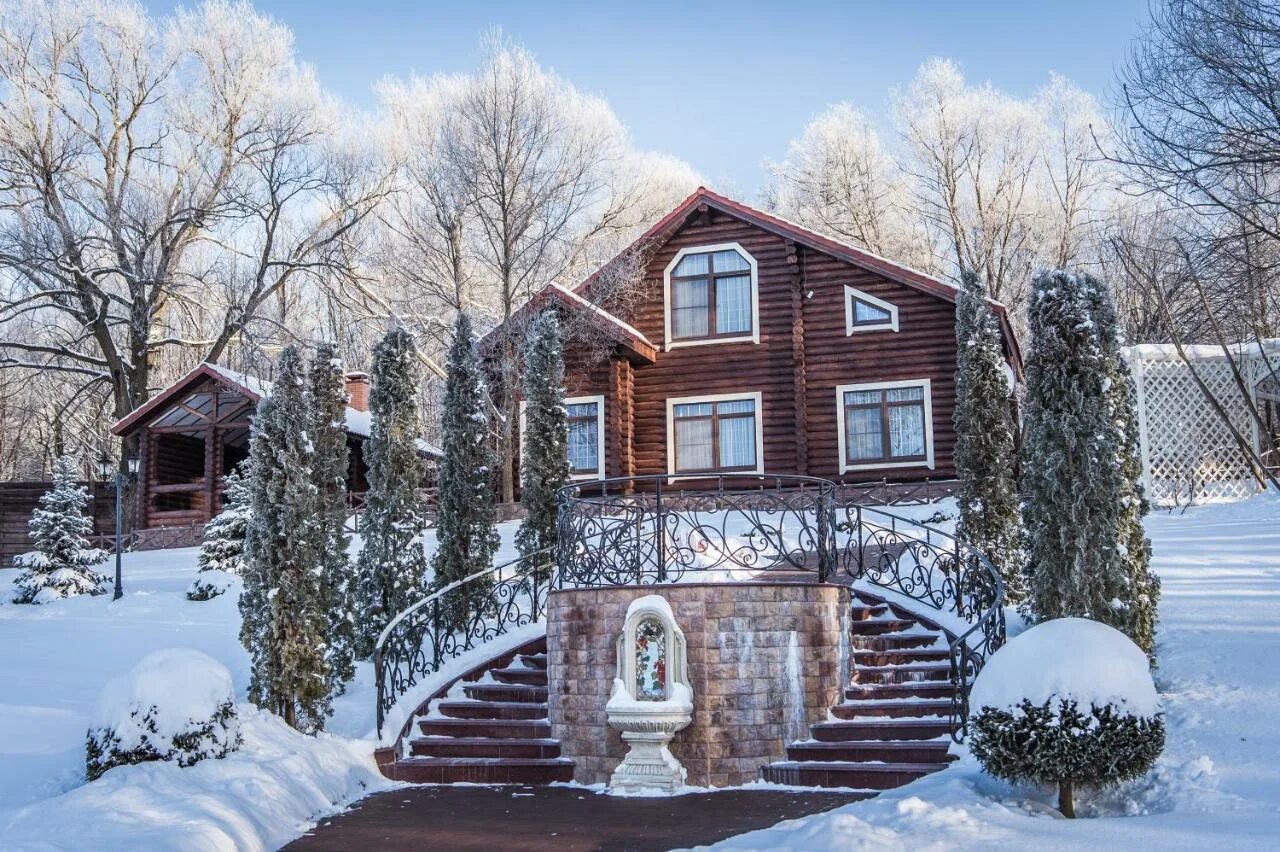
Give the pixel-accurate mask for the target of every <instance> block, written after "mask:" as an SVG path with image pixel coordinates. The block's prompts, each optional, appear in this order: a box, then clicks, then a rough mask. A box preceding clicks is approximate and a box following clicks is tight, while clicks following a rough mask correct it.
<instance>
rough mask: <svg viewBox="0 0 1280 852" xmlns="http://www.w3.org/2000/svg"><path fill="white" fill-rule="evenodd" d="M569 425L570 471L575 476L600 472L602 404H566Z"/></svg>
mask: <svg viewBox="0 0 1280 852" xmlns="http://www.w3.org/2000/svg"><path fill="white" fill-rule="evenodd" d="M565 413H566V414H567V415H568V417H567V420H568V425H569V472H570V473H571V474H573V475H575V476H577V475H579V474H587V473H599V472H600V404H599V403H598V402H577V403H569V404H567V405H566V406H565Z"/></svg>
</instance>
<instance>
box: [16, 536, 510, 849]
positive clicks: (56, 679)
mask: <svg viewBox="0 0 1280 852" xmlns="http://www.w3.org/2000/svg"><path fill="white" fill-rule="evenodd" d="M516 526H517V525H516V524H514V523H509V524H502V525H500V531H501V533H502V549H501V550H500V552H499V554H498V559H499V560H505V559H509V558H514V556H515V555H516V551H515V548H514V544H513V536H514V533H515V529H516ZM434 545H435V541H434V535H433V534H431V533H428V536H427V540H426V547H427V550H428V552H431V551H434ZM196 554H197V551H196V549H195V548H187V549H181V550H162V551H152V552H146V553H131V554H126V555H125V560H124V584H125V596H124V597H123V598H122V599H121V600H119V601H114V602H113V601H112V600H111V596H110V595H109V594H107V595H102V596H98V597H92V598H91V597H80V598H73V599H69V600H64V601H57V602H54V603H50V604H45V605H41V606H32V605H17V604H12V603H9V598H10V586H11V584H12V582H13V579H14V577H15V576H16V575H17V571H14V570H3V571H0V849H5V850H9V849H28V848H45V849H90V848H98V849H107V848H112V849H124V848H135V849H143V848H145V849H155V848H182V849H202V850H203V849H254V848H268V849H269V848H274V847H276V846H279V845H281V844H282V843H284V842H286V841H288V840H289V839H291V838H293V837H295V836H297V835H299V834H301V833H302V832H303V831H304V830H305V829H306V828H307V827H308V826H309V825H310V824H312V823H314V821H315V820H316V819H317V818H318V817H320V816H323V815H325V814H328V813H332V812H333V811H335V810H339V809H341V807H342V806H343V805H345V804H346V803H348V802H350V801H352V800H354V799H356V798H359V797H360V796H362V795H364V794H365V793H366V792H368V791H369V790H371V789H374V788H376V787H380V786H385V785H386V781H385V779H383V778H382V776H381V775H380V774H379V773H378V771H377V768H376V766H375V765H374V763H373V758H372V752H373V747H374V741H373V739H372V736H373V727H374V713H373V710H374V708H373V695H374V691H373V673H372V667H371V666H370V665H369V664H367V663H365V664H361V665H360V666H359V667H358V671H357V674H356V679H355V681H354V682H353V683H352V684H350V685H349V686H348V689H347V693H346V694H345V695H344V696H342V697H340V698H339V699H337V701H336V702H335V704H334V715H333V717H332V718H331V719H330V721H329V724H328V731H329V732H330V733H329V734H326V735H323V736H321V737H318V738H310V737H305V736H302V735H300V734H297V733H295V732H293V731H292V730H290V729H289V728H288V727H286V726H285V725H284V724H283V723H282V722H280V721H279V720H278V719H276V718H275V717H273V716H270V715H269V714H265V713H259V712H257V711H255V710H254V709H253V708H252V706H251V705H248V704H245V703H241V704H240V705H239V707H238V709H239V712H240V714H241V717H242V720H243V734H244V740H245V742H244V746H243V748H242V749H241V750H240V751H239V752H237V753H236V754H235V755H233V756H232V757H230V758H227V759H225V760H211V761H204V762H202V763H200V764H197V765H196V766H194V767H192V768H189V769H180V768H179V767H177V766H176V765H172V764H164V765H162V764H148V765H142V766H131V767H122V768H117V769H113V770H111V771H109V772H108V773H106V775H104V776H103V778H102V779H100V780H99V781H96V782H94V783H92V784H85V783H84V760H85V736H86V733H87V732H88V729H89V724H90V720H91V717H92V715H93V712H94V707H95V704H96V702H97V699H98V695H99V693H100V692H101V691H102V688H103V686H104V685H105V684H106V683H107V682H108V681H110V680H112V679H114V678H116V677H119V676H120V675H122V674H124V673H126V672H128V671H129V670H130V669H132V668H133V667H134V666H135V665H136V664H137V663H138V661H139V660H141V659H142V658H143V657H144V656H146V655H147V654H148V653H150V652H152V651H155V650H159V649H162V648H194V649H195V650H197V651H202V652H204V653H205V654H208V655H209V656H211V657H213V658H214V659H215V660H218V661H219V662H221V663H222V664H223V665H225V666H226V667H227V668H228V669H229V670H230V672H231V676H232V680H233V682H234V685H235V690H236V694H237V695H238V696H240V697H241V698H243V696H244V694H245V689H246V687H247V685H248V682H249V658H248V655H247V654H246V653H245V651H244V649H243V648H242V647H241V646H240V641H239V638H238V635H239V629H240V613H239V611H238V609H237V608H236V591H237V590H238V587H237V589H236V590H233V591H232V593H230V594H226V595H223V596H221V597H218V598H215V599H213V600H211V601H202V602H192V601H188V600H187V599H186V590H187V587H188V586H189V585H190V584H191V580H192V578H193V577H194V576H195V573H196V567H195V566H196ZM108 569H109V570H114V565H113V564H112V563H108V564H107V565H106V566H104V570H108Z"/></svg>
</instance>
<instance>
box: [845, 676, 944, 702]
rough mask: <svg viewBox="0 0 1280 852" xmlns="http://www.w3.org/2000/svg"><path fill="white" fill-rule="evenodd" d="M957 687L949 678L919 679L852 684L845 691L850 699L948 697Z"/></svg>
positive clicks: (846, 696)
mask: <svg viewBox="0 0 1280 852" xmlns="http://www.w3.org/2000/svg"><path fill="white" fill-rule="evenodd" d="M955 691H956V688H955V687H954V686H952V685H951V681H949V680H917V681H906V682H905V683H868V684H858V685H855V686H851V687H849V688H848V689H846V690H845V691H844V697H845V698H847V699H849V700H850V701H867V700H870V699H876V698H889V699H893V698H913V697H914V698H947V699H950V698H951V696H952V695H953V694H954V693H955Z"/></svg>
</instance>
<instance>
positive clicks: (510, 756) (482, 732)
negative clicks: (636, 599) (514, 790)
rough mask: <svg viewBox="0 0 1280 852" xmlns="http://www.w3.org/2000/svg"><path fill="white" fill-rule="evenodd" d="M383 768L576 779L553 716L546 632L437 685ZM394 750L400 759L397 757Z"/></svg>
mask: <svg viewBox="0 0 1280 852" xmlns="http://www.w3.org/2000/svg"><path fill="white" fill-rule="evenodd" d="M388 752H389V754H387V755H386V759H381V760H379V764H380V765H379V768H380V769H381V770H382V773H383V774H384V775H386V776H387V777H388V778H392V779H394V780H396V781H409V782H412V783H418V784H452V783H460V782H467V783H473V784H549V783H551V782H553V781H572V780H573V761H571V760H568V759H566V758H563V757H561V756H560V743H559V741H558V740H555V739H552V738H551V723H550V722H548V721H547V640H546V637H545V636H543V637H542V638H540V639H537V640H534V641H533V642H529V643H526V644H525V645H523V646H521V647H520V648H519V649H517V650H516V651H515V652H512V653H509V654H506V655H504V656H503V657H501V658H499V659H497V660H494V661H492V662H491V663H488V664H486V665H484V666H481V667H479V668H477V669H474V670H472V671H471V672H469V673H467V674H466V675H464V676H463V677H462V678H460V679H459V680H457V681H455V682H454V683H453V684H451V685H450V686H449V687H448V688H447V689H446V690H442V691H441V692H440V693H437V694H436V695H435V696H433V697H432V698H431V699H430V700H429V701H427V702H426V703H425V704H424V705H423V706H422V707H420V708H419V709H418V713H417V714H416V715H415V716H414V718H413V719H412V721H411V722H410V725H409V727H408V730H406V731H404V732H402V734H401V737H400V741H399V743H398V744H397V748H396V749H395V750H394V751H393V750H388ZM393 756H394V759H392V758H393Z"/></svg>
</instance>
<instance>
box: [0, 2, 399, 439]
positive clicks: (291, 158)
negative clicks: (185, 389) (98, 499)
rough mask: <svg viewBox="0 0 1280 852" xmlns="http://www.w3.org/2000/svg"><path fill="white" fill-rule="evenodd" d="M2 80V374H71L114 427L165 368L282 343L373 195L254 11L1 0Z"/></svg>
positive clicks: (324, 111)
mask: <svg viewBox="0 0 1280 852" xmlns="http://www.w3.org/2000/svg"><path fill="white" fill-rule="evenodd" d="M0 87H3V93H2V96H0V286H2V287H3V294H2V304H3V306H2V307H0V367H5V368H8V369H16V370H19V371H52V372H57V373H61V374H67V375H75V376H78V377H80V378H81V380H82V381H83V382H84V383H86V384H92V385H93V390H94V391H95V392H97V393H101V394H106V395H109V397H110V400H111V404H110V416H111V417H120V416H123V415H124V414H126V413H128V412H129V411H131V410H132V409H133V408H134V407H136V406H137V405H138V404H139V403H140V402H142V401H143V400H144V399H145V398H146V396H147V393H148V390H149V388H151V387H152V386H153V384H154V382H153V372H154V371H155V370H157V369H158V370H160V371H161V372H162V373H163V372H164V371H165V370H170V371H171V370H172V369H174V368H176V367H181V366H186V365H188V364H189V363H191V362H194V361H198V360H202V359H214V358H218V357H220V356H222V355H223V354H224V353H225V352H226V351H227V349H228V347H231V346H233V345H236V344H238V343H243V342H246V341H251V340H252V339H253V335H254V334H255V333H257V334H258V335H260V336H263V337H278V336H279V334H278V332H279V331H280V330H281V329H282V325H281V323H283V322H285V321H287V308H288V306H289V303H290V300H291V299H295V298H297V297H298V290H299V289H300V288H302V287H304V286H309V285H310V284H314V283H316V282H318V281H319V280H321V279H323V278H326V277H329V276H330V275H333V274H342V271H343V270H345V264H346V262H347V257H346V256H345V255H344V252H343V247H344V242H345V241H346V240H347V239H348V238H349V235H350V232H351V230H352V229H353V228H354V227H355V226H356V225H357V224H358V223H359V222H360V221H362V220H363V219H364V218H365V217H367V216H368V214H369V212H370V210H371V209H372V206H373V202H374V200H376V197H377V195H378V194H379V192H380V189H381V187H380V185H379V183H378V181H377V180H376V179H370V177H369V171H368V168H367V166H368V159H367V156H366V155H362V154H359V153H355V152H353V151H352V150H351V149H350V148H349V147H347V148H344V144H345V143H344V141H343V139H342V138H341V135H340V134H338V133H337V132H335V130H334V121H335V118H336V111H335V110H333V109H332V107H331V105H330V104H328V103H327V101H326V99H325V98H324V96H323V94H322V93H321V92H320V90H319V87H318V86H317V84H316V82H315V80H314V78H313V76H312V74H311V73H310V71H309V70H308V69H306V68H305V67H303V66H301V65H300V64H299V63H298V62H297V61H296V60H295V58H294V56H293V46H292V37H291V35H290V34H289V32H288V31H287V30H286V29H284V28H283V27H281V26H280V25H279V24H277V23H275V22H274V21H272V20H271V19H269V18H267V17H265V16H263V15H261V14H258V13H257V12H255V11H254V10H253V9H252V7H250V6H249V5H247V4H245V3H228V2H221V0H212V2H206V3H203V4H201V5H199V6H197V7H195V8H194V9H192V10H179V11H178V12H176V13H175V14H174V15H173V16H172V17H170V18H168V19H165V20H154V19H152V18H150V17H148V15H147V14H146V12H145V11H144V10H143V8H142V7H141V6H140V5H138V4H136V3H131V2H127V0H90V1H89V2H74V3H73V2H64V0H31V2H22V3H10V4H4V5H3V7H0ZM269 308H270V309H271V310H270V311H269V310H268V309H269ZM271 312H274V315H273V316H270V317H268V322H267V323H266V324H265V325H263V326H262V327H261V328H257V329H255V326H254V324H255V322H256V321H257V320H258V319H259V318H262V317H267V316H268V314H269V313H271ZM33 328H35V329H38V330H39V333H38V334H37V335H32V334H31V333H30V332H31V329H33Z"/></svg>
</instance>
